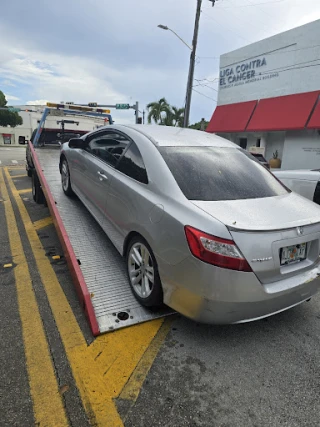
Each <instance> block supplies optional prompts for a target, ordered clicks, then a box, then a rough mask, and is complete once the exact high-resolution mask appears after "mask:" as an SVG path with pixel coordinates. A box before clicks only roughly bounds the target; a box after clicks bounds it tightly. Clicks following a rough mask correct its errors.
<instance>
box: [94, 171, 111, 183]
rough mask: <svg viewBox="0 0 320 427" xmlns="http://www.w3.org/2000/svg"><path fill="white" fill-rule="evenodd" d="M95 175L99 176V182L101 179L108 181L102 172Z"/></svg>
mask: <svg viewBox="0 0 320 427" xmlns="http://www.w3.org/2000/svg"><path fill="white" fill-rule="evenodd" d="M97 173H98V175H99V179H100V181H102V180H103V179H105V180H106V181H108V179H109V178H108V177H107V175H105V174H104V173H103V172H100V171H98V172H97Z"/></svg>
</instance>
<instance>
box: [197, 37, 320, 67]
mask: <svg viewBox="0 0 320 427" xmlns="http://www.w3.org/2000/svg"><path fill="white" fill-rule="evenodd" d="M257 43H259V42H257ZM294 44H296V43H294ZM291 46H293V45H291ZM319 46H320V44H315V45H312V46H305V47H300V48H298V49H291V50H285V51H279V52H276V51H272V52H266V53H261V55H256V56H252V57H250V58H245V59H241V58H243V56H229V55H228V57H229V58H230V59H237V58H238V59H239V60H240V59H241V60H240V61H238V62H244V61H248V60H249V59H253V58H257V56H263V55H270V56H271V55H283V54H285V53H289V52H298V51H300V50H307V49H313V48H315V47H319ZM282 49H285V47H284V48H282ZM199 58H201V59H220V56H199ZM235 64H237V62H236V63H235ZM231 65H234V64H229V65H226V67H228V66H231ZM223 68H225V67H223Z"/></svg>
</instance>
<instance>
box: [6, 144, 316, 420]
mask: <svg viewBox="0 0 320 427" xmlns="http://www.w3.org/2000/svg"><path fill="white" fill-rule="evenodd" d="M0 150H1V149H0ZM18 150H19V149H18ZM12 151H13V149H12ZM19 151H20V150H19ZM2 152H3V151H0V155H2ZM0 172H1V168H0ZM21 173H22V171H21V170H20V171H18V170H17V171H11V175H14V174H16V175H18V176H20V175H21ZM14 182H15V186H16V187H17V189H18V190H19V191H20V193H21V198H22V200H23V202H24V205H25V207H26V208H27V211H28V214H29V216H30V218H31V221H32V222H33V223H34V224H35V223H37V222H38V221H39V220H43V219H45V218H47V217H48V215H49V212H48V209H47V208H46V207H44V206H40V205H36V204H35V203H34V202H33V200H32V197H31V194H30V192H28V188H30V179H28V178H27V177H25V178H24V177H19V178H17V179H14ZM10 197H11V202H12V206H13V209H14V211H15V214H16V218H17V225H18V229H19V235H20V237H21V239H22V243H23V247H24V252H25V256H26V259H27V262H28V266H29V270H30V275H31V278H32V283H33V287H34V291H35V295H36V298H37V304H38V307H39V312H40V314H41V318H42V322H43V325H44V328H45V333H46V337H47V341H48V345H49V348H50V354H51V357H52V360H53V364H54V369H55V373H56V375H57V378H58V384H59V387H60V391H61V393H62V394H63V403H64V407H65V408H66V413H67V418H68V422H69V425H71V426H88V425H90V420H88V417H87V415H86V412H85V410H84V408H83V404H82V402H81V395H80V393H79V390H78V388H77V384H76V381H75V379H74V372H76V370H75V369H76V366H74V365H72V364H70V360H71V359H69V361H68V358H67V357H66V354H65V349H64V348H65V347H64V345H63V343H62V341H61V336H62V335H63V334H62V332H61V330H59V326H58V324H57V323H56V322H55V319H54V318H53V316H52V308H51V307H50V304H49V302H48V298H47V294H46V291H45V289H44V287H43V283H42V280H41V278H40V277H39V273H38V269H37V265H36V264H35V260H34V256H33V255H32V248H31V246H30V242H29V241H28V238H27V235H26V232H25V230H24V223H23V221H24V219H23V218H19V215H18V212H17V206H16V204H15V201H14V199H13V197H12V195H11V196H10ZM2 202H3V195H1V194H0V216H1V218H4V205H3V203H2ZM9 231H10V230H8V229H7V228H6V226H5V221H3V220H1V222H0V242H1V246H0V292H1V304H2V307H1V310H0V340H1V346H0V378H1V382H0V414H1V417H0V426H1V427H2V426H23V427H25V426H26V427H29V426H30V427H31V426H33V425H34V413H33V406H32V397H31V392H30V390H31V387H30V384H29V380H28V371H27V366H26V360H25V348H24V341H23V333H22V326H23V322H21V319H20V315H19V305H18V302H17V292H18V290H17V289H18V288H17V286H18V285H17V284H16V283H15V279H14V270H15V265H13V268H7V269H5V268H3V266H4V265H5V264H9V263H11V262H12V260H13V257H12V254H11V253H10V245H9V239H8V234H9ZM38 235H39V238H40V240H41V244H42V245H43V247H44V249H45V252H46V256H47V257H48V259H50V263H51V266H52V268H53V269H54V271H55V274H56V275H57V277H58V279H59V283H60V285H61V288H62V289H63V292H64V294H65V295H66V296H67V299H68V301H69V304H70V306H71V309H72V312H73V314H74V316H75V318H76V321H77V323H78V324H79V326H80V328H81V331H82V334H83V336H84V337H85V342H86V343H87V346H88V347H87V346H85V350H86V349H87V348H92V347H93V348H95V351H96V353H94V359H93V360H94V361H98V362H99V361H100V362H99V363H100V364H101V366H100V368H101V372H102V375H103V377H104V378H106V382H105V383H104V384H103V386H102V387H100V388H99V384H98V382H99V379H98V376H97V375H96V374H92V372H91V373H90V375H89V376H90V378H91V379H93V390H92V392H93V394H94V393H95V391H96V390H97V389H95V379H97V384H96V385H97V387H98V390H99V393H103V390H107V391H108V395H109V393H110V395H111V396H112V399H113V401H114V397H115V398H116V400H115V402H116V405H117V408H118V412H119V413H120V415H121V418H122V422H123V424H124V425H125V426H126V427H153V426H168V427H169V426H170V427H172V426H173V427H184V426H188V427H189V426H190V427H196V426H204V427H251V426H252V427H264V426H268V427H269V426H270V427H271V426H272V427H274V426H279V427H280V426H281V427H282V426H288V427H298V426H299V427H300V426H308V427H309V426H310V427H313V426H315V427H316V426H319V425H320V417H319V413H320V369H319V365H320V362H319V354H320V297H319V296H316V297H314V298H313V299H312V300H311V301H310V302H308V303H304V304H302V305H300V306H298V307H296V308H293V309H291V310H290V311H287V312H284V313H281V314H279V315H277V316H274V317H272V318H269V319H265V320H262V321H259V322H254V323H250V324H242V325H233V326H223V327H219V326H207V325H201V324H198V323H195V322H192V321H190V320H188V319H185V318H183V317H182V316H179V315H175V316H172V317H171V318H169V319H168V320H167V321H166V322H165V324H166V325H168V330H169V333H168V334H167V335H164V340H163V341H162V344H161V345H160V351H159V352H157V351H153V352H154V356H155V358H154V357H153V358H151V359H152V361H153V360H154V361H153V363H152V362H151V364H152V366H151V368H150V370H149V371H148V370H147V371H146V373H145V374H146V376H145V380H144V381H143V379H144V376H142V379H141V378H140V379H139V372H138V376H136V382H135V383H134V387H133V388H132V390H134V389H137V388H138V390H135V391H137V400H136V399H135V398H134V399H132V400H126V399H124V398H122V396H121V394H120V395H119V396H120V397H119V396H118V397H117V395H118V393H116V392H115V394H114V395H113V394H112V392H113V390H115V389H116V387H117V384H118V383H120V382H121V381H123V376H124V374H123V371H122V369H123V368H121V366H120V363H121V361H124V362H123V363H124V364H129V363H130V361H131V360H132V359H134V358H138V359H139V358H140V357H141V356H137V354H138V353H137V352H138V350H139V351H141V354H143V352H144V351H145V350H147V351H146V353H147V352H148V346H144V344H143V345H141V347H142V350H141V349H140V348H139V347H137V350H134V352H133V353H130V351H132V348H133V346H134V345H135V343H136V341H137V340H138V339H139V337H140V338H141V337H143V336H144V335H145V334H146V331H148V330H147V328H148V325H147V324H144V325H139V326H137V327H133V328H128V329H126V330H123V331H122V332H121V331H119V332H114V333H111V334H107V335H105V336H102V337H99V338H96V339H94V338H93V337H92V335H91V333H90V330H89V328H88V325H87V323H86V319H85V316H84V314H83V310H82V308H81V306H80V304H79V302H78V299H77V296H76V293H75V290H74V287H73V284H72V280H71V277H70V274H69V272H68V268H67V266H66V263H65V261H64V260H63V258H62V259H60V260H56V261H54V260H53V259H52V256H53V255H57V254H61V253H62V251H61V247H60V244H59V241H58V238H57V235H56V233H55V230H54V228H53V225H48V226H46V227H45V228H42V229H40V230H39V231H38ZM22 286H24V284H22ZM20 311H21V310H20ZM130 339H131V341H130ZM103 352H106V355H105V356H104V355H103ZM103 357H105V359H103ZM143 357H144V356H143ZM109 359H110V360H109ZM79 360H80V359H79ZM86 360H87V361H86V365H88V366H89V368H90V369H91V365H92V369H94V366H93V362H90V360H91V359H89V358H88V359H86ZM108 360H109V362H108ZM141 360H144V359H143V358H142V359H141ZM76 361H77V363H78V359H76ZM79 364H80V362H79ZM86 365H81V364H80V367H81V369H80V370H79V371H78V373H77V376H79V375H80V376H81V375H83V383H87V379H86V378H85V368H86ZM142 365H143V363H142ZM29 368H30V367H29ZM31 368H32V367H31ZM148 369H149V368H148ZM112 370H113V371H112ZM108 375H109V377H108ZM133 376H134V373H133V374H132V377H133ZM131 379H132V378H131V377H130V378H129V381H128V382H130V381H131ZM138 380H139V381H140V383H141V384H142V386H141V384H140V383H139V381H138ZM43 381H44V384H46V379H45V378H44V380H43ZM125 381H126V380H125ZM125 381H124V383H125ZM80 383H81V381H80ZM78 384H79V383H78ZM121 384H122V383H121ZM137 384H140V385H137ZM108 387H110V390H111V392H110V390H109V388H108ZM121 387H123V386H122V385H121ZM121 387H120V388H121ZM97 393H98V392H97ZM112 420H114V418H112V417H111V416H110V422H109V423H106V424H102V423H100V424H95V425H101V426H103V427H105V426H108V425H110V426H114V427H119V426H121V425H122V424H121V423H119V422H118V421H112ZM48 425H49V424H48ZM91 425H94V424H93V423H92V422H91Z"/></svg>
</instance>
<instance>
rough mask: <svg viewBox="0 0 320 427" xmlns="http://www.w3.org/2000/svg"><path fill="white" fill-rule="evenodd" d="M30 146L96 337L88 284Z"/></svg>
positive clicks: (34, 152)
mask: <svg viewBox="0 0 320 427" xmlns="http://www.w3.org/2000/svg"><path fill="white" fill-rule="evenodd" d="M28 144H29V147H30V150H31V153H32V160H33V164H34V167H35V169H36V171H37V174H38V177H39V180H40V183H41V186H42V191H43V193H44V195H45V198H46V200H47V204H48V207H49V210H50V213H51V216H52V218H53V223H54V226H55V228H56V230H57V233H58V236H59V239H60V242H61V244H62V248H63V252H64V255H65V257H66V260H67V263H68V267H69V270H70V272H71V276H72V279H73V283H74V284H75V287H76V290H77V293H78V297H79V299H80V302H81V303H82V305H83V308H84V311H85V314H86V316H87V318H88V321H89V324H90V327H91V331H92V333H93V335H94V336H97V335H99V334H100V330H99V325H98V322H97V318H96V315H95V312H94V309H93V305H92V301H91V296H90V294H89V291H88V288H87V285H86V282H85V280H84V277H83V274H82V271H81V269H80V267H79V264H78V260H77V258H76V255H75V253H74V251H73V247H72V245H71V242H70V240H69V237H68V234H67V231H66V229H65V227H64V225H63V222H62V219H61V216H60V214H59V212H58V209H57V207H56V202H55V200H54V199H53V196H52V194H51V192H50V189H49V186H48V183H47V180H46V178H45V176H44V174H43V170H42V168H41V165H40V162H39V160H38V158H37V154H36V150H35V149H34V146H33V145H32V143H31V142H30V141H29V142H28ZM57 167H58V165H57Z"/></svg>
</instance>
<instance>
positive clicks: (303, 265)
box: [192, 193, 320, 283]
mask: <svg viewBox="0 0 320 427" xmlns="http://www.w3.org/2000/svg"><path fill="white" fill-rule="evenodd" d="M192 203H193V204H195V205H196V206H197V207H199V208H200V209H202V210H203V211H205V212H207V213H208V214H210V215H211V216H213V217H214V218H216V219H218V220H219V221H221V222H222V223H223V224H225V225H226V226H227V227H228V229H229V231H230V234H231V236H232V238H233V240H234V242H235V243H236V244H237V246H238V248H239V249H240V251H241V252H242V254H243V255H244V257H245V258H246V260H247V261H248V262H249V264H250V266H251V268H252V270H253V272H254V273H255V274H256V276H257V277H258V278H259V280H260V281H261V282H262V283H271V282H275V281H278V280H282V279H287V278H290V277H292V276H294V275H297V274H299V273H302V272H303V271H306V270H308V269H310V268H312V266H313V265H314V263H315V262H317V261H318V259H319V241H320V207H319V206H318V205H316V204H315V203H313V202H311V201H309V200H306V199H305V198H303V197H301V196H299V195H298V194H295V193H288V194H286V195H283V196H276V197H268V198H263V199H245V200H232V201H212V202H204V201H192ZM203 231H205V230H203ZM304 245H305V258H304V259H301V260H299V261H298V260H297V261H296V262H293V263H291V262H290V263H289V264H287V265H282V261H283V258H282V256H283V253H284V251H286V252H285V253H288V252H287V250H286V249H285V248H287V247H292V248H293V250H294V248H296V249H297V250H298V251H299V250H301V247H303V246H304ZM281 258H282V259H281Z"/></svg>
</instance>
